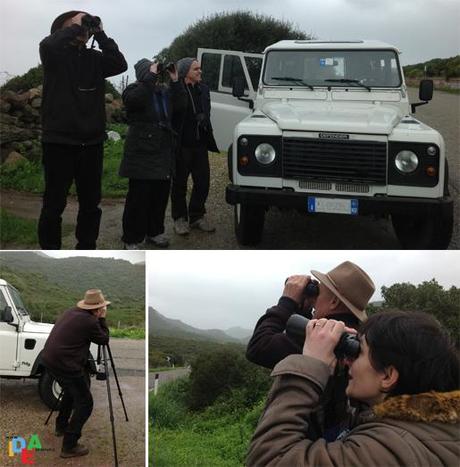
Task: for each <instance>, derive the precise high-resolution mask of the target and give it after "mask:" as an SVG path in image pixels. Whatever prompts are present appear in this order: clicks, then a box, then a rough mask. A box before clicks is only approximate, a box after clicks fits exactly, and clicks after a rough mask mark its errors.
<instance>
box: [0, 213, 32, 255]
mask: <svg viewBox="0 0 460 467" xmlns="http://www.w3.org/2000/svg"><path fill="white" fill-rule="evenodd" d="M37 224H38V222H37V221H36V220H29V219H22V218H20V217H16V216H13V215H12V214H9V213H8V212H7V211H5V210H4V209H1V208H0V242H1V244H0V245H1V247H2V248H3V247H4V245H5V244H8V243H17V244H20V245H24V246H30V247H32V246H36V245H37Z"/></svg>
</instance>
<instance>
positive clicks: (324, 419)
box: [246, 261, 375, 440]
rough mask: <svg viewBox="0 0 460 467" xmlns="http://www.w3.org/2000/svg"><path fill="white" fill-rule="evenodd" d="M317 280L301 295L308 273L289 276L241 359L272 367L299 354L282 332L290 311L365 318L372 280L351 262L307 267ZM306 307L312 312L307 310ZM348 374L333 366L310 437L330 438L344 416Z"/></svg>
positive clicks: (354, 323) (353, 320) (351, 323)
mask: <svg viewBox="0 0 460 467" xmlns="http://www.w3.org/2000/svg"><path fill="white" fill-rule="evenodd" d="M311 272H312V274H313V276H315V277H316V278H317V279H318V280H319V281H320V283H319V294H318V296H317V297H315V298H309V297H306V296H305V287H306V286H307V284H308V283H309V282H310V281H311V277H310V276H300V275H297V276H291V277H289V278H288V279H287V281H286V283H285V285H284V291H283V295H282V297H281V298H280V299H279V301H278V304H277V305H275V306H273V307H271V308H269V309H268V310H267V312H266V313H265V315H264V316H262V317H261V318H260V319H259V321H258V322H257V324H256V327H255V329H254V333H253V335H252V337H251V339H250V341H249V343H248V346H247V350H246V357H247V359H248V360H250V361H251V362H253V363H256V364H258V365H261V366H264V367H267V368H273V367H274V366H275V365H276V364H277V363H278V362H280V361H281V360H283V359H284V358H285V357H287V356H288V355H290V354H301V353H302V347H301V346H300V347H299V345H298V344H296V343H295V342H293V341H292V340H291V339H289V337H288V336H287V335H286V334H285V332H284V331H285V329H286V323H287V321H288V319H289V318H290V316H291V315H292V314H294V313H298V314H302V315H304V316H305V317H307V318H312V317H314V318H315V319H321V318H325V319H335V320H338V321H343V322H344V323H345V324H346V326H348V327H351V328H354V329H357V328H358V327H359V325H360V323H361V322H362V321H365V320H366V318H367V315H366V311H365V308H366V305H367V304H368V302H369V299H370V298H371V297H372V295H373V293H374V291H375V285H374V283H373V282H372V279H371V278H370V277H369V276H368V275H367V273H366V272H365V271H363V270H362V269H361V268H360V267H359V266H357V265H356V264H354V263H352V262H351V261H345V262H344V263H341V264H339V265H338V266H336V267H335V268H333V269H332V270H331V271H329V272H328V273H327V274H323V273H321V272H318V271H311ZM312 306H313V308H314V310H313V311H312ZM347 382H348V376H347V371H346V369H345V368H344V366H343V365H337V367H336V372H335V374H334V375H333V377H332V378H331V379H330V380H329V383H328V386H327V387H326V390H325V393H324V398H323V404H322V405H323V411H322V412H318V413H317V417H316V419H315V420H314V421H312V423H311V424H310V430H311V431H312V432H311V433H310V435H311V436H313V437H315V439H316V438H317V437H321V436H322V437H325V438H326V439H328V440H333V439H335V436H336V435H337V434H338V431H340V428H341V426H340V424H341V423H342V422H343V421H344V417H345V416H346V403H347V400H346V396H345V388H346V386H347Z"/></svg>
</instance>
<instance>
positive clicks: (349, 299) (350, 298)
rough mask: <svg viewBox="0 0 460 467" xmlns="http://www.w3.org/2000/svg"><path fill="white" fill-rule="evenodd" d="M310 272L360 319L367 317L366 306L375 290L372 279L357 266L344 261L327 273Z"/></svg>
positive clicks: (363, 319)
mask: <svg viewBox="0 0 460 467" xmlns="http://www.w3.org/2000/svg"><path fill="white" fill-rule="evenodd" d="M311 273H312V274H313V275H314V276H315V277H316V278H317V279H318V280H319V281H320V282H321V283H322V284H324V285H325V286H326V287H327V288H328V289H329V290H330V291H331V292H332V293H333V294H334V295H335V296H337V297H338V298H339V299H340V300H341V301H342V302H343V303H344V304H345V305H346V306H347V307H348V309H349V310H350V311H351V312H352V313H353V314H354V315H355V316H356V317H357V318H358V319H359V320H360V321H365V320H366V319H367V314H366V306H367V304H368V303H369V300H370V298H371V297H372V295H373V294H374V292H375V285H374V283H373V282H372V279H371V278H370V277H369V276H368V275H367V274H366V272H364V271H363V270H362V269H361V268H360V267H359V266H357V265H356V264H354V263H352V262H351V261H345V262H343V263H341V264H339V265H338V266H336V267H335V268H334V269H331V270H330V271H329V272H328V273H326V274H323V273H322V272H319V271H311Z"/></svg>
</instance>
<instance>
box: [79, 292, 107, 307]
mask: <svg viewBox="0 0 460 467" xmlns="http://www.w3.org/2000/svg"><path fill="white" fill-rule="evenodd" d="M110 303H111V302H108V301H107V300H106V299H105V298H104V295H102V292H101V291H100V290H99V289H90V290H87V291H86V292H85V298H84V299H83V300H80V301H79V302H78V303H77V307H78V308H82V309H83V310H96V309H97V308H102V307H103V306H107V305H110Z"/></svg>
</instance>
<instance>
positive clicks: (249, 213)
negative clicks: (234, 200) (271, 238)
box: [234, 204, 265, 245]
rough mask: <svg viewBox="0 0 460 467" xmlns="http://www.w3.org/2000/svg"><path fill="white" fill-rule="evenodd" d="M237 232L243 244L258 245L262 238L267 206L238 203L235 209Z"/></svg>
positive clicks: (237, 236)
mask: <svg viewBox="0 0 460 467" xmlns="http://www.w3.org/2000/svg"><path fill="white" fill-rule="evenodd" d="M234 217H235V220H234V222H235V234H236V238H237V240H238V243H240V244H241V245H257V244H258V243H260V241H261V239H262V232H263V229H264V220H265V207H264V206H256V205H251V204H237V205H235V210H234Z"/></svg>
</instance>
